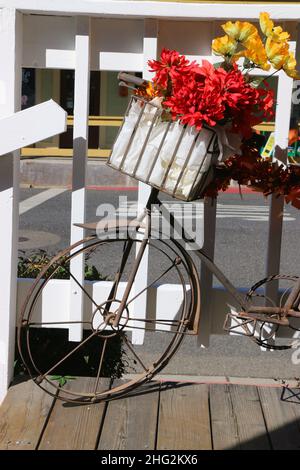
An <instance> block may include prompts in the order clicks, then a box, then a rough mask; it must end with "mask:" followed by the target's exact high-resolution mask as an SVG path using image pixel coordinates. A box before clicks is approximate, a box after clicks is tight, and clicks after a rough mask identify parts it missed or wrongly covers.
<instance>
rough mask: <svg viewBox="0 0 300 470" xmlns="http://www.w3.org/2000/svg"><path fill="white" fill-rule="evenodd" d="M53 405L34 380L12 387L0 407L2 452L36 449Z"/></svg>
mask: <svg viewBox="0 0 300 470" xmlns="http://www.w3.org/2000/svg"><path fill="white" fill-rule="evenodd" d="M53 402H54V398H52V397H51V396H50V395H48V394H47V393H45V392H44V391H43V390H42V389H41V388H39V387H38V386H37V385H36V384H35V383H34V382H33V381H32V380H28V381H27V382H22V383H19V384H16V385H13V386H11V387H10V388H9V390H8V394H7V396H6V398H5V400H4V402H3V404H2V405H1V407H0V449H1V450H34V449H35V448H36V446H37V443H38V440H39V437H40V434H41V432H42V429H43V427H44V425H45V422H46V420H47V417H48V414H49V411H50V409H51V405H52V404H53Z"/></svg>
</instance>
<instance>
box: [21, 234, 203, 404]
mask: <svg viewBox="0 0 300 470" xmlns="http://www.w3.org/2000/svg"><path fill="white" fill-rule="evenodd" d="M140 243H141V241H140V240H136V239H135V240H133V239H131V238H129V237H127V236H126V237H124V238H122V239H120V237H119V238H118V239H116V238H114V239H111V238H109V237H108V238H106V239H98V238H96V236H91V237H89V238H86V239H84V240H82V242H80V243H78V244H76V245H73V246H72V247H69V248H68V249H66V250H64V251H63V252H61V253H60V254H59V255H57V256H56V257H55V258H54V259H53V260H52V261H51V262H50V263H49V264H48V265H47V266H46V267H45V268H44V269H43V270H42V271H41V273H40V275H39V277H38V278H37V279H36V280H35V282H34V284H33V285H32V287H31V289H30V292H29V294H28V296H27V299H26V301H25V303H24V305H23V308H22V312H21V318H20V323H19V328H18V345H19V350H20V354H21V357H22V359H23V362H24V363H25V365H26V367H27V369H28V371H29V373H30V375H31V376H32V378H33V380H34V381H35V382H36V383H37V384H38V385H39V386H40V387H41V388H43V389H44V390H45V391H46V392H47V393H50V394H51V395H53V396H57V397H58V398H60V399H62V400H66V401H71V402H72V401H75V402H79V403H86V402H97V401H101V400H107V399H112V398H115V397H120V396H122V395H125V394H128V393H129V392H130V391H131V390H133V389H134V388H135V387H137V386H139V385H141V384H143V383H145V382H147V381H149V380H151V379H152V377H153V376H154V375H155V374H156V373H158V372H159V371H160V370H161V369H162V368H163V367H164V366H165V365H166V364H167V363H168V362H169V360H170V359H171V357H172V356H173V355H174V354H175V352H176V351H177V349H178V347H179V345H180V343H181V342H182V339H183V337H184V335H185V334H186V333H187V329H188V327H190V326H191V323H192V322H193V321H194V319H195V317H197V315H198V313H199V305H200V286H199V279H198V276H197V272H196V269H195V266H194V265H193V262H192V260H191V258H190V256H189V255H188V254H187V253H186V251H185V250H184V249H183V248H182V247H181V246H180V244H179V243H177V242H176V241H175V240H161V239H158V240H152V239H149V240H148V242H147V251H148V263H149V267H148V279H147V280H145V281H144V284H143V285H141V283H140V282H139V283H138V284H137V283H134V284H133V286H132V289H131V291H130V295H129V297H128V300H127V302H126V305H125V308H124V310H123V313H122V316H121V319H120V322H119V324H118V326H115V325H114V321H113V320H114V318H115V315H116V312H117V310H118V308H119V306H120V304H121V300H122V296H123V293H124V291H125V289H126V285H127V281H128V278H129V274H130V272H131V270H132V266H133V263H134V261H135V254H136V251H137V249H138V247H139V246H140ZM79 256H83V257H84V258H85V261H86V263H87V267H86V270H85V272H86V276H85V281H84V282H83V283H82V282H80V281H79V280H78V279H76V277H74V275H73V273H71V263H72V261H73V260H75V259H76V258H78V257H79ZM142 263H143V260H142V262H141V264H140V266H141V265H142ZM139 269H140V267H139ZM138 275H139V272H138ZM91 276H92V277H93V280H92V281H89V280H88V279H89V278H90V277H91ZM57 277H61V278H64V279H61V280H60V279H57ZM95 277H96V279H98V281H97V280H96V281H95ZM67 279H72V280H73V283H74V284H75V285H76V287H77V289H78V291H79V292H80V294H81V295H82V297H83V318H79V319H75V320H74V318H73V319H72V321H71V320H70V312H68V309H67V307H66V306H67V305H68V298H69V297H68V292H69V289H68V282H67ZM58 291H61V292H64V293H63V294H61V293H59V292H58ZM56 293H57V295H56ZM145 295H147V308H146V314H144V312H139V311H138V309H139V308H141V305H143V304H141V303H140V302H141V299H142V298H143V296H145ZM66 296H67V297H66ZM47 301H48V302H50V305H47ZM42 305H43V308H42V307H41V306H42ZM45 309H46V310H45ZM142 310H143V309H142ZM74 325H75V326H76V328H78V327H79V328H80V329H82V337H81V338H79V340H78V341H70V340H69V337H70V336H69V331H70V329H72V328H73V327H74ZM79 376H89V377H91V379H90V380H89V381H88V382H89V386H88V388H86V385H85V386H84V389H82V390H81V389H80V383H81V381H80V380H78V379H77V378H78V377H79ZM103 377H109V378H110V380H107V381H103V380H102V378H103ZM117 378H122V382H121V384H120V382H119V381H118V380H115V379H117ZM104 383H106V385H104Z"/></svg>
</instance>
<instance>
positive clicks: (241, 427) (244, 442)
mask: <svg viewBox="0 0 300 470" xmlns="http://www.w3.org/2000/svg"><path fill="white" fill-rule="evenodd" d="M230 395H231V400H232V407H233V412H234V415H235V418H236V422H237V430H238V435H239V441H240V448H241V449H242V450H248V449H249V450H251V449H253V450H254V449H255V450H261V449H270V448H271V446H270V443H269V440H268V434H267V430H266V426H265V422H264V417H263V414H262V409H261V405H260V400H259V396H258V391H257V388H256V387H252V386H247V385H230Z"/></svg>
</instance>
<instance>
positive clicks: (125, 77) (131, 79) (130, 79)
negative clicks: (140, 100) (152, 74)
mask: <svg viewBox="0 0 300 470" xmlns="http://www.w3.org/2000/svg"><path fill="white" fill-rule="evenodd" d="M118 80H122V81H124V82H127V83H132V84H134V85H138V86H141V85H147V83H148V80H144V79H143V78H140V77H136V76H135V75H131V74H129V73H126V72H120V73H119V74H118Z"/></svg>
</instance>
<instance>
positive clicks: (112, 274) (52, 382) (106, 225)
mask: <svg viewBox="0 0 300 470" xmlns="http://www.w3.org/2000/svg"><path fill="white" fill-rule="evenodd" d="M119 77H120V80H122V82H121V83H122V85H123V86H124V85H126V86H129V87H132V85H141V84H145V81H144V80H142V79H139V78H137V77H134V76H131V75H128V74H124V73H121V74H119ZM142 122H144V124H145V129H144V131H143V133H142V134H141V128H142ZM175 124H176V123H175ZM175 124H174V123H172V122H164V121H163V120H161V109H160V108H159V107H157V106H156V105H155V103H149V101H147V100H145V99H144V98H143V97H141V96H137V95H132V97H131V99H130V102H129V105H128V109H127V112H126V115H125V120H124V124H123V126H122V127H121V129H120V131H119V135H118V137H117V138H116V141H115V144H114V147H113V151H112V155H111V157H110V159H109V161H108V165H110V167H112V168H114V169H116V170H118V171H121V172H123V173H125V174H128V175H130V176H132V177H134V178H136V179H137V180H139V181H143V182H144V183H147V184H149V185H150V186H151V187H152V189H151V193H150V196H149V198H148V201H147V204H146V206H145V208H144V209H143V210H142V211H141V213H140V214H139V215H138V217H137V218H135V219H133V220H130V221H128V220H124V221H121V220H117V221H116V220H105V221H100V222H98V223H89V224H88V223H87V224H82V225H80V226H81V227H83V228H85V229H86V230H89V231H90V234H89V235H88V236H87V237H86V238H84V239H83V240H81V241H80V242H78V243H76V244H74V245H72V246H70V247H68V248H66V249H65V250H64V251H62V252H60V253H59V254H57V256H55V257H54V258H53V259H52V260H51V261H50V263H49V264H48V265H47V266H45V267H44V269H42V271H41V272H40V274H39V276H38V277H37V279H36V280H35V282H34V283H33V285H32V287H31V288H30V290H29V292H28V295H27V298H26V300H25V303H24V305H23V307H22V311H21V315H20V319H19V326H18V345H19V350H20V354H21V356H22V358H23V361H24V363H25V365H26V366H27V368H28V371H29V372H30V374H31V376H32V378H33V380H34V381H35V383H36V384H37V385H39V386H40V387H41V388H42V389H44V390H45V391H46V392H47V393H50V394H51V395H53V396H58V398H60V399H62V400H66V401H71V402H73V401H74V402H77V403H93V402H98V401H101V400H110V399H113V398H116V397H121V396H124V395H127V394H128V393H129V392H131V391H132V390H134V389H135V388H136V387H138V386H140V385H142V384H144V383H146V382H148V381H150V380H151V379H152V378H153V377H154V376H155V375H156V374H157V373H158V372H159V371H161V370H162V369H163V368H164V367H165V366H166V365H167V364H168V362H169V361H170V359H171V358H172V356H173V355H174V354H175V353H176V351H177V350H178V348H179V346H180V344H181V343H182V341H183V338H184V337H185V336H186V335H197V334H198V332H199V322H200V303H201V302H200V301H201V295H200V280H199V274H198V271H197V268H196V265H195V257H196V258H197V259H200V261H201V263H205V265H206V266H207V268H208V269H209V270H210V271H211V272H212V273H213V275H214V276H215V277H216V278H217V279H218V280H219V282H220V283H221V284H222V285H223V286H224V288H225V289H226V290H227V291H228V292H229V293H230V294H231V296H232V298H233V299H234V303H235V305H236V312H233V311H231V312H229V313H228V315H227V317H226V319H225V323H224V329H225V330H227V331H229V332H235V333H240V334H244V335H246V336H248V337H249V338H251V339H252V340H254V341H255V342H256V343H257V344H258V345H260V346H264V347H266V348H271V349H283V348H290V347H292V341H289V342H288V343H285V344H282V343H277V341H276V332H277V330H278V328H279V327H285V328H291V329H292V330H293V331H296V330H297V331H299V325H297V321H299V318H300V309H299V304H300V279H299V278H298V277H297V276H289V275H286V276H285V275H274V276H270V277H268V278H265V279H263V280H261V281H259V282H257V283H256V284H255V285H254V286H253V287H252V288H251V289H250V290H249V292H248V293H247V295H246V296H245V297H244V296H243V295H242V294H241V293H240V292H238V291H237V290H236V289H235V287H234V286H233V285H232V284H231V282H230V281H229V280H228V279H227V278H226V276H225V275H224V274H223V273H222V271H221V270H220V269H219V268H218V267H217V266H216V264H215V263H214V262H213V261H212V260H211V259H210V258H209V257H208V256H207V254H206V253H205V252H204V251H203V249H201V248H199V249H197V250H195V249H193V250H192V251H188V250H187V249H186V244H189V243H190V236H189V234H188V233H186V232H185V230H184V228H183V227H182V226H181V225H180V224H179V222H178V221H177V220H176V219H175V218H174V216H173V215H172V214H170V213H169V212H168V211H167V210H166V208H165V206H164V204H162V202H161V200H160V197H159V192H160V191H162V192H164V193H166V194H168V195H169V196H172V197H173V198H176V199H181V200H183V201H187V202H188V201H194V200H196V199H201V198H203V191H204V189H205V187H206V185H207V184H208V182H209V181H211V179H212V178H213V177H214V171H215V169H216V167H220V168H221V164H220V162H219V156H220V148H219V147H220V139H219V136H218V135H217V133H216V131H215V130H214V129H212V128H209V127H205V129H204V130H202V131H201V132H198V133H195V134H194V135H192V136H187V133H188V132H189V131H188V130H187V128H186V127H184V126H182V127H181V128H180V132H179V133H178V132H177V134H176V133H175V134H174V125H175ZM126 126H127V127H126ZM159 126H162V128H161V129H159V132H158V128H159ZM162 131H163V132H162ZM177 131H178V129H177ZM139 132H140V134H139ZM172 132H173V134H172ZM203 133H204V134H205V146H204V147H203ZM124 135H125V139H124ZM153 135H154V137H153ZM175 135H177V137H176V138H175V137H174V136H175ZM199 136H200V137H199ZM187 138H189V140H185V139H187ZM155 139H156V141H155ZM168 139H169V141H168ZM199 139H200V140H199ZM155 142H156V144H155ZM187 142H190V144H189V145H187ZM168 144H169V145H171V144H172V145H173V147H172V148H173V150H172V152H170V147H168ZM181 146H183V147H184V146H185V149H186V148H188V151H187V152H186V153H185V155H186V156H185V159H184V161H182V160H180V159H179V160H178V150H179V149H180V147H181ZM201 146H202V147H201ZM164 147H166V148H167V151H166V150H165V149H164ZM149 149H150V150H149ZM199 149H200V150H199ZM196 150H197V152H198V153H196V157H197V160H196V163H195V161H193V154H194V151H196ZM147 152H148V154H147ZM199 152H200V154H201V159H200V160H199ZM146 154H147V155H146ZM145 155H146V157H147V158H146V160H145ZM154 211H156V213H158V214H159V215H160V216H161V217H162V218H164V219H166V220H167V221H168V224H169V227H170V229H171V230H170V233H171V236H170V237H164V236H163V233H160V229H159V227H157V226H156V224H155V226H153V214H154ZM175 232H176V233H177V234H178V233H181V235H182V239H181V240H179V239H178V237H175V236H173V235H172V234H174V233H175ZM81 256H83V257H89V258H91V259H92V260H93V262H94V263H96V264H97V268H98V270H99V271H100V272H101V273H103V274H104V278H103V279H104V280H103V282H102V284H103V286H104V287H103V286H102V290H101V292H100V291H97V292H94V290H93V286H92V285H89V284H87V283H82V282H80V281H79V280H78V279H77V278H76V277H75V276H74V273H73V272H72V269H71V266H70V265H71V263H72V262H73V261H74V260H75V259H76V258H78V257H81ZM145 256H147V257H148V259H149V263H150V264H151V263H152V267H151V266H150V267H149V269H148V279H147V280H145V283H144V286H143V287H142V288H141V289H140V290H139V291H137V289H136V286H135V280H136V276H137V274H138V272H139V268H140V266H141V264H142V263H143V259H144V257H145ZM60 270H64V272H67V273H68V275H69V278H70V279H72V280H73V282H74V283H75V284H76V286H77V287H78V289H79V290H80V291H81V292H82V295H83V297H84V316H83V318H82V319H79V320H77V321H76V320H75V321H70V319H69V318H64V308H63V307H62V311H53V312H52V318H50V319H49V318H47V319H44V318H43V317H42V318H41V317H40V314H39V305H40V303H41V302H42V298H43V292H44V290H45V289H47V286H48V283H49V282H50V281H51V280H52V279H53V278H54V277H55V275H56V274H57V273H58V272H59V271H60ZM105 276H106V277H105ZM161 281H166V282H170V283H171V284H173V285H176V286H177V291H176V295H177V296H178V297H179V298H180V306H179V308H178V309H177V310H176V311H172V310H171V307H170V306H169V304H168V302H167V301H166V299H165V302H164V309H165V310H164V311H159V312H157V311H155V296H156V295H157V292H156V290H155V289H156V286H157V284H158V283H159V282H161ZM281 281H283V282H284V289H283V290H282V291H280V294H279V295H278V300H277V302H276V303H275V302H274V301H273V300H272V299H269V298H267V297H266V296H265V294H264V292H263V290H262V289H263V288H265V287H266V285H267V284H270V283H276V284H278V283H279V282H281ZM155 292H156V293H155ZM145 295H147V308H146V314H142V313H139V312H137V311H136V309H135V308H134V305H135V302H136V301H137V300H138V299H139V297H141V296H145ZM170 295H174V294H172V293H171V294H170ZM203 295H205V292H204V293H203ZM170 305H172V303H171V304H170ZM72 324H76V325H80V326H81V328H82V330H83V335H82V339H81V340H80V341H76V342H75V341H69V339H68V330H67V328H69V327H70V326H72ZM64 326H65V328H63V327H64ZM37 328H41V329H42V330H44V331H47V330H49V329H53V328H59V329H63V331H64V332H65V333H64V341H65V348H64V349H63V350H62V351H60V350H58V348H57V344H56V341H55V339H52V342H51V338H50V339H47V338H45V339H44V340H43V341H42V342H41V344H40V349H38V348H37V347H36V345H34V341H33V337H34V333H35V332H36V329H37ZM134 331H141V332H142V333H143V341H144V345H146V346H145V348H146V352H145V351H143V347H142V346H140V345H136V344H135V343H134V341H133V340H132V332H134ZM118 338H119V339H120V341H121V343H122V345H123V346H122V347H121V352H122V348H126V351H127V357H129V356H130V358H131V359H130V363H131V366H132V364H133V366H132V369H131V372H134V373H133V374H130V375H128V374H127V375H126V374H125V375H124V376H123V381H122V383H121V384H120V383H119V382H118V381H116V380H110V381H108V382H107V385H105V386H104V385H103V381H102V380H101V378H102V377H103V376H105V375H106V367H107V365H106V359H105V358H106V355H107V353H108V351H109V346H110V344H113V342H114V341H116V339H118ZM92 342H93V343H95V345H96V353H95V354H94V357H93V358H90V357H88V360H92V361H93V364H94V374H93V375H94V377H93V381H92V387H91V389H89V390H86V389H83V390H80V387H78V382H76V380H69V381H68V383H67V386H65V387H62V386H61V385H62V384H61V383H60V382H59V381H58V380H57V377H60V374H62V372H61V370H68V361H70V360H71V359H72V360H73V361H74V358H75V360H76V357H77V355H78V354H81V355H82V351H85V349H86V348H87V346H88V345H89V344H90V343H92ZM141 351H143V352H141ZM45 356H47V357H48V359H49V360H48V363H47V366H45V365H43V361H42V359H43V358H44V357H45ZM125 372H128V370H125ZM58 391H59V394H58Z"/></svg>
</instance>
